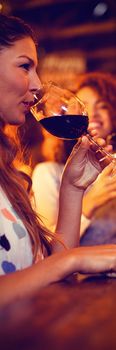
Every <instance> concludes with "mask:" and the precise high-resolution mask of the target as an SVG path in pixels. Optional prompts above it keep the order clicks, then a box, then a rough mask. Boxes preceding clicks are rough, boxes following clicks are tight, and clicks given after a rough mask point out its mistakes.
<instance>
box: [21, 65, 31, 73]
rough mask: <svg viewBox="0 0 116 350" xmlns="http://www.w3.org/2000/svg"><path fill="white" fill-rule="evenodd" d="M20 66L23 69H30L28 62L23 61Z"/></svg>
mask: <svg viewBox="0 0 116 350" xmlns="http://www.w3.org/2000/svg"><path fill="white" fill-rule="evenodd" d="M21 67H22V68H23V69H24V70H26V71H29V69H30V64H29V63H23V64H21Z"/></svg>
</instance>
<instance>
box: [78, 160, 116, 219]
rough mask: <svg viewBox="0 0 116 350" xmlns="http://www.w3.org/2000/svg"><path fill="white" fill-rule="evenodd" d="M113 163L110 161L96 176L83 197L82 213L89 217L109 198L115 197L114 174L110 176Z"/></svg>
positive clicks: (115, 177) (115, 180)
mask: <svg viewBox="0 0 116 350" xmlns="http://www.w3.org/2000/svg"><path fill="white" fill-rule="evenodd" d="M113 169H114V164H113V163H110V164H109V165H108V166H107V167H106V168H105V169H104V170H103V171H102V173H101V174H100V175H99V176H98V178H97V179H96V181H95V183H94V184H93V185H92V186H91V188H90V189H89V191H88V192H87V193H85V195H84V198H83V209H82V211H83V214H84V215H85V216H86V217H87V218H89V219H91V218H92V216H93V215H94V214H95V211H96V210H97V208H99V207H100V206H102V205H104V204H105V203H106V202H108V201H109V200H111V199H113V198H116V176H112V174H113V173H112V172H113Z"/></svg>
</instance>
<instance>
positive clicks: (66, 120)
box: [40, 114, 88, 140]
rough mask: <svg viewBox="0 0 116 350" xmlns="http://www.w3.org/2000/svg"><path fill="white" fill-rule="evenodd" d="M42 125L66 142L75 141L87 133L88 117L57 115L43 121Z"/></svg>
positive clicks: (41, 121)
mask: <svg viewBox="0 0 116 350" xmlns="http://www.w3.org/2000/svg"><path fill="white" fill-rule="evenodd" d="M40 124H41V125H42V126H43V127H44V128H45V129H46V130H47V131H48V132H49V133H50V134H52V135H54V136H57V137H59V138H61V139H64V140H65V139H66V140H75V139H78V138H79V137H81V136H82V135H84V134H86V133H87V128H88V117H87V116H86V115H71V114H67V115H66V114H65V115H60V116H59V115H57V116H54V117H49V118H43V119H41V120H40Z"/></svg>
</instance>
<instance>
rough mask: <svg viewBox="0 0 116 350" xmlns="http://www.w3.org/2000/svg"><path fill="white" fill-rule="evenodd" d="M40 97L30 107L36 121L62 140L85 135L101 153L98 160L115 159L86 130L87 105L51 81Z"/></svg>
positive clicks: (87, 119) (87, 121)
mask: <svg viewBox="0 0 116 350" xmlns="http://www.w3.org/2000/svg"><path fill="white" fill-rule="evenodd" d="M39 95H40V98H39V99H38V101H37V102H36V103H35V104H34V105H33V106H32V107H31V108H30V111H31V113H32V114H33V116H34V117H35V118H36V120H37V121H39V122H40V124H41V125H42V126H43V127H44V128H45V129H46V130H47V131H48V132H49V133H51V134H52V135H54V136H56V137H58V138H61V139H64V140H76V139H78V138H80V137H81V136H82V135H86V136H87V137H88V139H89V140H90V141H91V143H92V144H94V145H95V146H96V151H97V152H101V153H102V157H101V159H100V161H103V160H104V159H105V158H108V159H109V161H114V162H115V163H116V159H115V158H114V157H113V156H112V154H110V153H109V152H107V151H106V150H104V148H103V147H100V146H99V145H98V144H97V142H95V141H94V139H93V138H92V136H91V135H90V134H89V131H88V124H89V118H88V113H87V106H86V105H85V104H84V103H83V102H82V101H81V100H80V99H79V98H78V96H77V95H75V94H73V93H72V92H71V91H69V90H67V89H65V88H62V87H59V86H58V85H56V84H55V83H53V82H49V83H47V84H44V85H43V89H42V93H40V94H39Z"/></svg>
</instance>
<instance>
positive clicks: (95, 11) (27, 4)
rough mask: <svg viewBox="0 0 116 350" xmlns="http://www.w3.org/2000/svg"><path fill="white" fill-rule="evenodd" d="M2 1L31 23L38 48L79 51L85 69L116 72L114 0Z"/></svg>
mask: <svg viewBox="0 0 116 350" xmlns="http://www.w3.org/2000/svg"><path fill="white" fill-rule="evenodd" d="M1 2H2V1H1ZM2 3H3V11H4V12H6V13H10V14H13V15H17V16H19V17H22V18H23V19H25V20H26V21H27V22H29V23H30V24H31V25H32V26H33V27H34V29H35V30H36V33H37V35H38V38H39V46H40V48H41V52H45V53H53V52H62V51H65V52H67V51H69V50H70V51H73V50H75V51H77V52H78V51H82V52H83V53H84V55H85V57H86V61H87V70H91V71H92V70H103V71H110V72H113V73H116V64H115V61H116V0H103V1H100V0H99V1H98V0H70V1H68V0H38V1H37V0H19V1H16V0H15V1H13V0H11V1H3V2H2Z"/></svg>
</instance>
